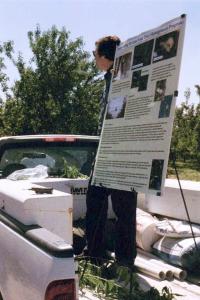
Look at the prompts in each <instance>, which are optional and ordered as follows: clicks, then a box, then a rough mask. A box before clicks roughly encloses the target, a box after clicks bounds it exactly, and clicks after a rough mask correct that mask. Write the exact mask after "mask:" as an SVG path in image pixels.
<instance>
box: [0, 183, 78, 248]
mask: <svg viewBox="0 0 200 300" xmlns="http://www.w3.org/2000/svg"><path fill="white" fill-rule="evenodd" d="M38 186H39V185H36V184H33V183H31V182H29V181H28V180H17V181H12V180H9V179H1V180H0V206H1V207H3V209H4V211H5V212H6V213H8V214H9V215H10V216H12V217H13V218H15V219H17V220H18V221H20V222H21V223H23V224H25V225H32V224H38V225H40V226H41V227H44V228H46V229H48V230H50V231H51V232H53V233H55V234H57V235H59V236H60V237H62V238H64V239H65V240H66V242H67V243H69V244H72V215H73V201H72V195H71V194H70V193H64V192H61V191H58V190H55V189H53V192H52V194H37V193H36V192H35V191H33V190H31V188H32V187H38ZM40 187H41V186H40Z"/></svg>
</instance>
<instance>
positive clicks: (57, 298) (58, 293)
mask: <svg viewBox="0 0 200 300" xmlns="http://www.w3.org/2000/svg"><path fill="white" fill-rule="evenodd" d="M45 300H76V292H75V280H74V279H65V280H56V281H53V282H51V283H50V284H49V285H48V287H47V290H46V294H45Z"/></svg>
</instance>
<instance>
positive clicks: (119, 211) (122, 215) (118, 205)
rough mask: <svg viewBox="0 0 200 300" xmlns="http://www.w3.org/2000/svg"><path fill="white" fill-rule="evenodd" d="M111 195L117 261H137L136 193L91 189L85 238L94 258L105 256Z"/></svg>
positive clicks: (89, 251) (87, 201)
mask: <svg viewBox="0 0 200 300" xmlns="http://www.w3.org/2000/svg"><path fill="white" fill-rule="evenodd" d="M109 195H111V200H112V207H113V211H114V213H115V215H116V217H117V220H116V238H115V257H116V259H117V260H118V261H124V260H127V261H129V262H133V260H134V259H135V257H136V207H137V193H136V192H135V191H133V192H128V191H121V190H114V189H106V188H103V187H97V186H91V185H89V187H88V192H87V197H86V205H87V212H86V237H87V243H88V253H89V255H90V256H92V257H103V256H104V254H105V250H106V249H105V225H106V219H107V211H108V196H109Z"/></svg>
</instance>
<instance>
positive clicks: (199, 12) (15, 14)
mask: <svg viewBox="0 0 200 300" xmlns="http://www.w3.org/2000/svg"><path fill="white" fill-rule="evenodd" d="M183 13H185V14H187V24H186V32H185V41H184V48H183V56H182V64H181V70H180V77H179V86H178V91H179V96H178V99H177V104H180V103H181V102H182V101H184V99H185V98H184V91H185V90H186V89H187V88H190V89H191V97H190V102H189V103H198V102H199V97H198V96H197V95H196V90H195V88H194V85H195V84H200V76H199V73H200V26H199V25H200V0H168V1H166V0H0V43H1V42H4V41H8V40H13V41H14V49H15V55H16V56H17V53H18V52H19V51H20V52H21V53H22V55H23V57H24V58H25V59H26V61H27V62H28V61H29V60H30V58H31V56H32V55H31V50H30V48H29V43H28V38H27V32H28V31H33V30H34V29H35V28H36V26H37V24H39V25H40V28H41V30H42V31H46V30H48V29H50V28H51V27H52V26H53V25H56V27H57V28H58V29H61V28H62V27H65V28H66V30H67V31H70V32H71V34H70V38H71V39H72V40H74V39H76V38H77V37H82V38H83V41H84V43H85V45H84V49H85V50H87V51H89V52H90V53H92V50H94V43H95V41H96V40H97V39H99V38H100V37H102V36H105V35H118V36H119V37H120V38H121V40H122V41H124V40H126V39H128V38H131V37H134V36H136V35H138V34H140V33H141V32H144V31H147V30H150V29H153V28H155V27H157V26H159V25H161V24H162V23H165V22H167V21H168V20H171V19H173V18H175V17H178V16H180V15H181V14H183ZM6 63H7V62H6ZM7 74H8V76H9V77H10V80H11V83H12V82H13V81H14V80H16V79H18V73H17V71H16V69H15V68H14V67H13V66H12V65H11V64H9V63H7Z"/></svg>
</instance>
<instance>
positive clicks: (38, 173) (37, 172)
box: [7, 165, 48, 180]
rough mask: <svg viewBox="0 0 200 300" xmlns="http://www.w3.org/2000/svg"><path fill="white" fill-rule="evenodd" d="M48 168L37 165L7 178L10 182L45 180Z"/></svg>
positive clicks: (18, 171)
mask: <svg viewBox="0 0 200 300" xmlns="http://www.w3.org/2000/svg"><path fill="white" fill-rule="evenodd" d="M47 170H48V167H47V166H44V165H38V166H37V167H35V168H27V169H22V170H17V171H15V172H13V173H12V174H10V175H9V176H8V177H7V178H8V179H11V180H26V179H33V178H47V177H48V172H47Z"/></svg>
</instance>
